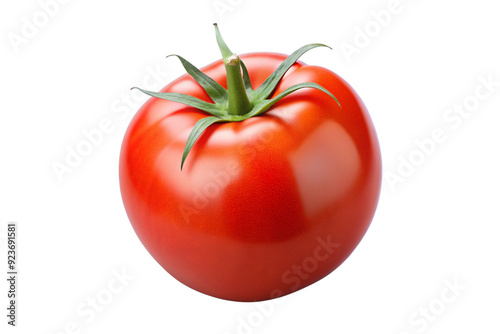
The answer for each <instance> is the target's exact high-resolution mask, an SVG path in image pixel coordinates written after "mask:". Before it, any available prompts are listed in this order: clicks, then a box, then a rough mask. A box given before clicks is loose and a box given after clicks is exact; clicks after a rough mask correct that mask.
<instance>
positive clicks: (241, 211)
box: [120, 53, 381, 301]
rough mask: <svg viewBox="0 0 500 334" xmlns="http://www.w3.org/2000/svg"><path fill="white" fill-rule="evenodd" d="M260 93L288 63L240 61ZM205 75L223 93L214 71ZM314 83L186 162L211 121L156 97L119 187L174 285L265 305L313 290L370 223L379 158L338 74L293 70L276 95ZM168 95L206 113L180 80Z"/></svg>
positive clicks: (128, 144)
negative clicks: (199, 124) (196, 134)
mask: <svg viewBox="0 0 500 334" xmlns="http://www.w3.org/2000/svg"><path fill="white" fill-rule="evenodd" d="M240 57H241V59H242V60H243V61H244V62H245V64H246V66H247V68H248V71H249V73H250V78H251V81H252V84H253V87H254V88H256V87H258V86H259V85H260V84H261V83H262V82H263V81H264V80H265V79H266V78H267V76H269V75H270V74H271V73H272V72H273V71H274V70H275V69H276V67H278V65H279V64H280V63H281V62H282V61H283V60H284V59H285V58H286V56H283V55H280V54H273V53H253V54H247V55H242V56H240ZM202 71H203V72H204V73H206V74H207V75H208V76H210V77H212V78H213V79H214V80H216V81H217V82H219V83H220V84H221V85H223V86H224V87H226V79H225V76H226V73H225V68H224V65H223V64H222V62H221V61H218V62H215V63H213V64H211V65H208V66H207V67H205V68H203V69H202ZM309 81H310V82H315V83H318V84H319V85H321V86H323V87H325V88H326V89H328V90H329V91H330V92H332V93H333V94H334V95H335V96H336V97H337V98H338V100H339V102H340V104H341V106H342V108H339V107H338V105H337V104H336V103H335V101H334V100H333V99H332V98H331V97H329V96H328V95H326V94H325V93H323V92H321V91H318V90H314V89H302V90H299V91H297V92H295V93H293V94H291V95H289V96H287V97H285V98H284V99H283V100H281V101H280V102H278V103H277V104H276V105H274V106H273V107H272V108H271V109H270V110H269V111H267V112H266V113H265V114H263V115H261V116H258V117H254V118H250V119H247V120H245V121H243V122H231V123H216V124H214V125H212V126H211V127H209V128H208V129H207V130H206V131H205V132H204V133H203V134H202V135H201V136H200V138H199V139H198V141H197V142H196V143H195V145H194V146H193V148H192V150H191V152H190V154H189V156H188V158H187V160H186V162H185V164H184V167H183V170H182V171H181V169H180V162H181V157H182V153H183V149H184V145H185V143H186V140H187V137H188V135H189V133H190V131H191V129H192V128H193V126H194V124H195V123H196V121H198V120H199V119H200V118H202V117H206V116H207V114H206V113H204V112H202V111H199V110H197V109H194V108H191V107H188V106H185V105H183V104H180V103H176V102H170V101H166V100H162V99H157V98H151V99H149V100H148V101H147V102H146V103H145V104H144V106H143V107H142V108H141V109H140V110H139V111H138V113H137V114H136V115H135V117H134V118H133V120H132V122H131V124H130V126H129V128H128V130H127V132H126V134H125V138H124V140H123V145H122V150H121V156H120V186H121V193H122V198H123V202H124V206H125V209H126V211H127V214H128V216H129V219H130V221H131V223H132V226H133V228H134V230H135V232H136V233H137V235H138V237H139V239H140V240H141V242H142V243H143V244H144V246H145V247H146V248H147V250H148V251H149V252H150V254H151V255H152V256H153V257H154V258H155V259H156V261H158V263H159V264H160V265H161V266H162V267H163V268H164V269H165V270H167V271H168V272H169V273H170V274H171V275H172V276H173V277H175V278H176V279H178V280H179V281H180V282H182V283H184V284H186V285H187V286H189V287H191V288H193V289H195V290H198V291H200V292H203V293H205V294H208V295H211V296H214V297H218V298H223V299H228V300H234V301H260V300H266V299H271V298H274V297H278V296H281V295H286V294H289V293H291V292H294V291H297V290H299V289H302V288H303V287H306V286H307V285H310V284H312V283H314V282H316V281H317V280H319V279H321V278H323V277H325V276H326V275H328V274H329V273H330V272H332V271H333V270H334V269H336V268H337V267H338V266H339V265H340V264H341V263H342V262H343V261H344V260H345V259H346V258H347V257H348V256H349V255H350V254H351V252H352V251H353V250H354V248H355V247H356V246H357V245H358V243H359V242H360V240H361V238H362V237H363V235H364V234H365V232H366V230H367V229H368V227H369V225H370V222H371V220H372V218H373V215H374V212H375V209H376V205H377V202H378V197H379V193H380V183H381V158H380V149H379V145H378V141H377V137H376V134H375V130H374V127H373V124H372V122H371V120H370V117H369V115H368V113H367V110H366V108H365V106H364V104H363V102H362V101H361V99H360V98H359V97H358V95H357V94H356V93H355V91H354V90H353V89H352V88H351V87H350V86H349V85H348V84H347V83H346V82H345V81H344V80H343V79H341V78H340V77H339V76H337V75H336V74H334V73H333V72H331V71H329V70H327V69H324V68H321V67H317V66H308V65H305V64H303V63H301V62H297V63H296V64H294V65H293V66H292V68H290V70H289V71H288V72H287V74H286V75H285V76H284V78H283V79H282V81H281V83H280V84H279V85H278V87H277V89H276V92H275V93H274V95H276V94H278V93H279V92H281V91H283V90H284V89H286V88H287V87H290V86H292V85H294V84H296V83H301V82H309ZM162 91H163V92H167V91H168V92H178V93H183V94H188V95H192V96H195V97H198V98H200V99H203V100H205V101H208V102H211V100H210V98H209V97H208V95H207V94H206V93H205V92H204V91H203V89H202V88H201V87H200V86H199V85H198V84H197V83H196V82H195V81H194V80H193V79H192V78H191V77H189V76H187V75H184V76H182V77H180V78H179V79H177V80H175V81H174V82H172V83H171V84H169V85H168V86H166V87H165V88H164V89H163V90H162Z"/></svg>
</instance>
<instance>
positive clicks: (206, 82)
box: [167, 54, 227, 105]
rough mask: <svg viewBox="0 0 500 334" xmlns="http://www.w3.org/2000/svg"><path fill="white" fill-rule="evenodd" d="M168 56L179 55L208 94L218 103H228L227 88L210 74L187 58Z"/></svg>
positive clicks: (187, 69)
mask: <svg viewBox="0 0 500 334" xmlns="http://www.w3.org/2000/svg"><path fill="white" fill-rule="evenodd" d="M168 57H177V58H179V60H180V61H181V63H182V66H184V69H185V70H186V72H187V73H188V74H189V75H190V76H191V77H193V79H194V80H195V81H196V82H197V83H198V84H199V85H200V86H201V87H203V89H204V90H205V92H207V94H208V96H210V98H211V99H212V100H213V101H214V102H215V103H217V104H222V105H225V104H227V89H225V88H224V87H222V86H221V85H220V84H219V83H218V82H217V81H215V80H214V79H212V78H210V77H209V76H208V75H206V74H205V73H203V72H202V71H200V70H199V69H198V68H197V67H196V66H194V65H193V64H191V63H190V62H189V61H187V60H186V59H185V58H183V57H181V56H179V55H176V54H172V55H168V56H167V58H168Z"/></svg>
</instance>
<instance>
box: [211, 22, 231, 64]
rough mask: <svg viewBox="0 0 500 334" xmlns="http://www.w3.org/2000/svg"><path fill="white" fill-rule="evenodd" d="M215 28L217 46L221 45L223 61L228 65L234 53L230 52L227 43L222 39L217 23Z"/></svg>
mask: <svg viewBox="0 0 500 334" xmlns="http://www.w3.org/2000/svg"><path fill="white" fill-rule="evenodd" d="M214 27H215V38H216V39H217V44H218V45H219V49H220V52H221V54H222V60H223V61H224V65H226V63H227V60H228V58H229V57H231V56H232V55H233V52H232V51H231V50H229V48H228V47H227V44H226V42H224V40H223V39H222V36H221V34H220V31H219V27H218V26H217V23H214Z"/></svg>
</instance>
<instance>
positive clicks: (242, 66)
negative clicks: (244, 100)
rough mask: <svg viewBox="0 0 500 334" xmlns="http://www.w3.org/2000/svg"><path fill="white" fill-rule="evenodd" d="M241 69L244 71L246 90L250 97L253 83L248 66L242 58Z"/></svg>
mask: <svg viewBox="0 0 500 334" xmlns="http://www.w3.org/2000/svg"><path fill="white" fill-rule="evenodd" d="M240 65H241V71H242V72H243V84H244V85H245V90H246V91H247V94H248V97H250V96H251V95H252V92H253V88H252V83H251V82H250V75H249V74H248V70H247V67H246V66H245V63H244V62H243V60H241V58H240Z"/></svg>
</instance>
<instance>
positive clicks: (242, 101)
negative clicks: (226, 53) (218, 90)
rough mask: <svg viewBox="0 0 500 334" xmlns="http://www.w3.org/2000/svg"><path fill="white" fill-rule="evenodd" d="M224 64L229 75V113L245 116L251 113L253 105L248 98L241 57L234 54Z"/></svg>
mask: <svg viewBox="0 0 500 334" xmlns="http://www.w3.org/2000/svg"><path fill="white" fill-rule="evenodd" d="M224 66H225V67H226V75H227V93H228V106H227V109H228V113H229V115H239V116H243V115H245V114H247V113H249V112H250V111H251V110H252V108H253V106H252V103H251V102H250V100H249V99H248V95H247V92H246V89H245V84H244V83H243V76H242V74H241V61H240V58H239V57H238V56H237V55H236V54H233V55H232V56H231V57H229V58H228V59H227V62H225V64H224Z"/></svg>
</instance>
